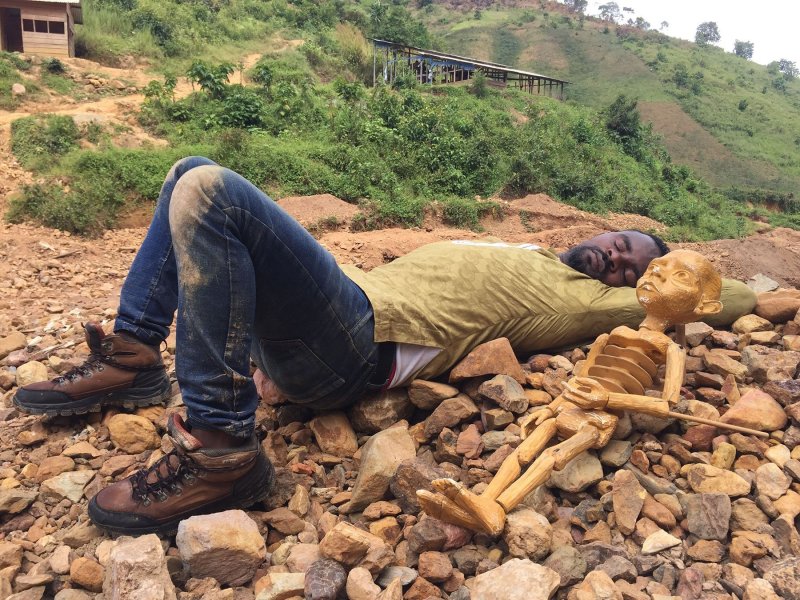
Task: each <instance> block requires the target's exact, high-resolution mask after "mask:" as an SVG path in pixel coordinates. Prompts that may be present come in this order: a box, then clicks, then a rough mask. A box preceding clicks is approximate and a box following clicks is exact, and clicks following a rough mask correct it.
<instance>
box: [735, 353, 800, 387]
mask: <svg viewBox="0 0 800 600" xmlns="http://www.w3.org/2000/svg"><path fill="white" fill-rule="evenodd" d="M742 364H743V365H744V366H746V367H747V373H748V375H750V377H752V378H753V379H754V380H755V381H756V382H758V383H766V382H767V381H781V380H784V379H792V378H794V376H795V373H797V366H798V365H800V352H794V351H791V350H787V351H781V350H776V349H775V348H768V347H767V346H761V345H758V344H754V345H752V346H747V347H746V348H744V349H743V350H742Z"/></svg>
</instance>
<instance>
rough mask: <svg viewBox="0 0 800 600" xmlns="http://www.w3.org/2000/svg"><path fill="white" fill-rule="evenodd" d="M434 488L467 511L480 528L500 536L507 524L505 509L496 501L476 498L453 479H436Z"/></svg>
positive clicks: (433, 483)
mask: <svg viewBox="0 0 800 600" xmlns="http://www.w3.org/2000/svg"><path fill="white" fill-rule="evenodd" d="M432 485H433V488H434V489H435V490H436V491H438V492H440V493H441V494H442V495H443V496H445V497H447V498H448V499H449V500H451V501H452V502H453V503H454V504H456V505H457V506H459V507H460V508H462V509H463V510H464V511H466V512H467V513H468V514H469V515H470V516H471V517H472V519H473V520H474V521H475V522H477V523H478V524H479V526H480V527H479V528H480V529H481V530H482V531H485V532H486V533H489V534H491V535H499V534H500V533H502V531H503V527H504V526H505V523H506V513H505V511H504V510H503V507H502V506H500V505H499V504H498V503H497V502H495V501H494V500H490V499H489V498H482V497H481V496H476V495H475V494H473V493H472V492H470V491H469V490H467V489H466V488H465V487H464V486H463V485H461V484H460V483H458V482H457V481H453V480H452V479H435V480H434V481H433V482H432Z"/></svg>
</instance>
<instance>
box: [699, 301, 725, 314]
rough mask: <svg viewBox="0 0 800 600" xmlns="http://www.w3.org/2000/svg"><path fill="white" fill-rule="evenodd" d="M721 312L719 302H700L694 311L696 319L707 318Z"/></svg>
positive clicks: (720, 303)
mask: <svg viewBox="0 0 800 600" xmlns="http://www.w3.org/2000/svg"><path fill="white" fill-rule="evenodd" d="M721 311H722V302H720V301H719V300H701V301H700V305H699V306H698V307H697V308H695V309H694V314H696V315H697V316H698V317H708V316H710V315H715V314H717V313H718V312H721Z"/></svg>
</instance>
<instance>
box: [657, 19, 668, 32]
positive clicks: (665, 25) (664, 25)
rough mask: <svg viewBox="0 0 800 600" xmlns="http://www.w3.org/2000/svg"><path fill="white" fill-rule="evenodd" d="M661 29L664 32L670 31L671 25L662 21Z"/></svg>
mask: <svg viewBox="0 0 800 600" xmlns="http://www.w3.org/2000/svg"><path fill="white" fill-rule="evenodd" d="M659 29H660V30H661V31H664V30H665V29H669V23H667V22H666V21H661V26H660V27H659Z"/></svg>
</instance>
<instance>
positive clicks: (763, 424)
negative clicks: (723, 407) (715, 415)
mask: <svg viewBox="0 0 800 600" xmlns="http://www.w3.org/2000/svg"><path fill="white" fill-rule="evenodd" d="M720 420H721V421H722V422H723V423H730V424H731V425H738V426H740V427H749V428H750V429H756V430H758V431H776V430H778V429H783V428H784V427H785V426H786V421H787V418H786V413H785V412H784V410H783V408H782V407H781V405H780V404H778V403H777V402H775V400H773V399H772V397H771V396H770V395H769V394H766V393H764V392H762V391H761V390H757V389H754V388H751V389H749V390H747V391H746V392H745V393H744V395H742V397H741V398H739V400H738V401H737V402H736V404H734V405H733V406H732V407H731V408H729V409H728V411H727V412H726V413H725V414H724V415H722V418H721V419H720Z"/></svg>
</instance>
